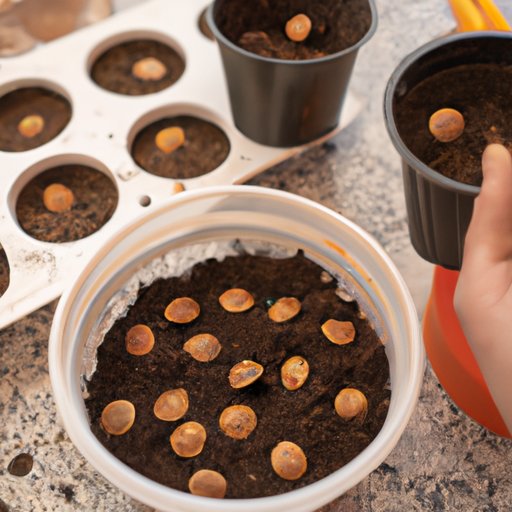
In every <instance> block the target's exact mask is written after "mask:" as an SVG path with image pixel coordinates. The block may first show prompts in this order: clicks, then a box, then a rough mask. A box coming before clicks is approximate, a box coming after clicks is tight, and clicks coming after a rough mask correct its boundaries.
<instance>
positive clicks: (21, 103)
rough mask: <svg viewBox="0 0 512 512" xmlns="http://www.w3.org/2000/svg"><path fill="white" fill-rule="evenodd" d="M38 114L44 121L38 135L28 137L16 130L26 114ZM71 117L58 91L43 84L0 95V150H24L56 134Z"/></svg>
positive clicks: (40, 143) (36, 145)
mask: <svg viewBox="0 0 512 512" xmlns="http://www.w3.org/2000/svg"><path fill="white" fill-rule="evenodd" d="M29 115H40V116H41V117H42V118H43V119H44V122H45V125H44V128H43V130H42V131H41V133H39V134H38V135H36V136H34V137H31V138H28V137H24V136H23V135H21V134H20V133H19V132H18V124H19V122H20V121H21V120H22V119H23V118H24V117H26V116H29ZM70 119H71V105H70V103H69V101H68V100H67V99H66V98H64V96H61V95H60V94H58V93H56V92H54V91H50V90H48V89H44V88H42V87H26V88H23V89H17V90H15V91H12V92H9V93H7V94H5V95H4V96H2V97H1V98H0V151H13V152H14V151H27V150H29V149H33V148H37V147H38V146H41V145H43V144H46V143H47V142H48V141H50V140H52V139H53V138H55V137H56V136H57V135H58V134H59V133H60V132H61V131H62V130H63V129H64V128H65V126H66V125H67V124H68V123H69V120H70Z"/></svg>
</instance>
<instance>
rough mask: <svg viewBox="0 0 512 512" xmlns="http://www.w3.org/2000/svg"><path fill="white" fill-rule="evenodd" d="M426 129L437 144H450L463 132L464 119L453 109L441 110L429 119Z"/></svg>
mask: <svg viewBox="0 0 512 512" xmlns="http://www.w3.org/2000/svg"><path fill="white" fill-rule="evenodd" d="M428 129H429V130H430V133H431V134H432V135H433V136H434V137H435V138H436V139H437V140H438V141H439V142H452V141H454V140H455V139H458V138H459V137H460V136H461V135H462V132H463V131H464V117H463V115H462V114H461V113H460V112H459V111H458V110H455V109H453V108H442V109H440V110H438V111H437V112H434V113H433V114H432V115H431V116H430V119H429V122H428Z"/></svg>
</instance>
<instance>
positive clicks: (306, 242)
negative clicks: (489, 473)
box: [49, 186, 425, 512]
mask: <svg viewBox="0 0 512 512" xmlns="http://www.w3.org/2000/svg"><path fill="white" fill-rule="evenodd" d="M237 238H242V239H251V240H261V241H263V242H270V243H277V244H279V245H282V246H286V247H292V248H301V249H303V250H304V253H305V254H306V256H309V257H311V258H312V259H314V260H315V261H316V262H317V263H319V264H320V265H321V266H323V267H324V268H326V269H328V270H329V271H331V272H332V273H333V274H335V275H338V276H339V277H340V278H341V279H342V280H343V281H346V282H348V283H349V287H350V288H351V290H353V291H355V295H356V296H357V299H358V302H359V304H360V307H361V308H362V310H363V311H364V312H365V313H366V314H367V315H368V317H369V318H370V320H371V321H372V323H373V324H374V326H375V328H376V329H377V331H378V332H379V334H380V336H381V338H382V340H383V342H384V344H385V347H386V354H387V357H388V359H389V364H390V375H391V390H392V391H391V401H390V407H389V411H388V416H387V418H386V421H385V423H384V425H383V427H382V430H381V431H380V433H379V434H378V435H377V437H376V438H375V439H374V441H373V442H372V443H371V444H370V445H369V446H368V447H367V448H366V449H365V450H364V451H363V452H361V453H360V454H359V455H358V456H357V457H356V458H354V459H353V460H352V461H351V462H350V463H348V464H347V465H345V466H344V467H342V468H340V469H339V470H337V471H335V472H334V473H332V474H331V475H329V476H328V477H326V478H324V479H322V480H319V481H317V482H315V483H313V484H310V485H307V486H305V487H303V488H301V489H298V490H295V491H292V492H288V493H285V494H281V495H278V496H272V497H265V498H257V499H247V500H230V499H226V500H215V499H211V498H202V497H198V496H193V495H191V494H188V493H184V492H181V491H177V490H174V489H171V488H169V487H166V486H163V485H161V484H158V483H156V482H154V481H152V480H150V479H148V478H146V477H144V476H142V475H140V474H139V473H137V472H135V471H133V470H132V469H130V468H129V467H128V466H126V465H125V464H123V463H122V462H121V461H119V460H118V459H117V458H116V457H114V456H113V455H112V454H111V453H110V452H109V451H108V450H107V449H106V448H105V447H104V446H103V445H102V444H101V443H100V442H99V441H98V440H97V439H96V437H95V436H94V434H93V433H92V432H91V429H90V427H89V422H88V418H87V414H86V409H85V405H84V400H83V398H82V390H81V385H80V378H81V367H82V363H83V359H84V347H85V345H86V342H87V339H88V336H89V333H90V332H92V331H93V330H95V329H96V328H97V327H98V325H99V323H100V322H101V320H102V316H103V314H104V312H105V309H106V305H107V304H108V302H109V300H110V299H111V297H113V295H114V294H115V293H116V292H118V291H119V290H121V289H123V287H124V285H125V284H126V283H127V281H128V280H129V279H130V277H131V276H133V274H134V273H135V272H136V271H137V270H138V269H140V268H141V267H143V266H144V265H146V264H147V263H149V262H150V261H152V260H153V259H154V258H156V257H158V256H161V255H163V254H165V253H167V252H169V251H170V250H172V249H176V248H180V247H183V246H186V245H190V244H196V243H198V242H209V241H220V240H231V239H237ZM424 362H425V359H424V352H423V346H422V343H421V338H420V329H419V323H418V318H417V314H416V311H415V308H414V304H413V301H412V298H411V296H410V295H409V292H408V290H407V288H406V286H405V284H404V282H403V280H402V278H401V276H400V275H399V273H398V271H397V269H396V268H395V266H394V265H393V263H392V262H391V260H390V258H389V257H388V256H387V255H386V253H385V252H384V251H383V249H382V248H381V247H380V246H379V245H378V243H377V242H376V241H375V240H374V239H373V238H372V237H371V236H369V235H368V234H367V233H366V232H364V231H363V230H362V229H361V228H359V227H358V226H356V225H355V224H353V223H352V222H350V221H348V220H347V219H345V218H343V217H342V216H340V215H338V214H336V213H335V212H333V211H331V210H329V209H327V208H325V207H322V206H320V205H318V204H316V203H314V202H312V201H309V200H307V199H304V198H301V197H298V196H295V195H292V194H289V193H285V192H281V191H276V190H269V189H264V188H259V187H245V186H229V187H213V188H209V189H205V190H201V191H191V192H184V193H182V194H179V195H177V196H175V197H174V198H173V199H172V200H171V201H170V202H168V203H167V204H164V205H162V206H160V207H159V208H157V209H155V210H153V211H151V212H150V213H148V214H147V215H146V216H143V217H139V218H138V219H136V220H135V221H133V222H131V223H130V224H129V225H128V226H126V227H125V228H123V229H122V230H121V231H118V232H117V233H116V234H114V236H112V237H111V238H110V239H109V240H108V241H107V243H106V244H105V245H103V246H102V247H101V248H100V250H99V251H98V252H97V253H96V254H95V255H94V256H93V257H92V259H90V261H89V262H88V263H87V264H86V265H85V268H84V270H83V271H82V273H81V274H80V276H79V277H78V278H77V279H76V280H75V281H74V283H73V285H72V286H71V287H69V288H68V289H67V291H66V292H65V293H64V295H63V296H62V298H61V300H60V302H59V306H58V308H57V312H56V314H55V317H54V321H53V326H52V331H51V335H50V346H49V365H50V377H51V381H52V386H53V391H54V395H55V399H56V402H57V407H58V409H59V412H60V414H61V416H62V420H63V422H64V426H65V428H66V430H67V432H68V434H69V436H70V438H71V439H72V441H73V442H74V444H75V445H76V446H77V448H78V449H79V450H80V451H81V452H82V454H83V455H84V457H85V458H86V459H87V460H88V461H89V462H90V463H91V464H92V465H93V466H94V467H95V468H96V469H97V470H98V471H99V472H100V473H102V474H103V475H104V476H105V477H106V478H107V479H108V480H110V481H111V482H112V483H113V484H114V485H116V486H117V487H119V488H120V489H122V490H123V491H124V492H126V493H127V494H129V495H131V496H133V497H134V498H136V499H137V500H139V501H141V502H143V503H146V504H147V505H149V506H151V507H154V508H156V509H158V510H162V511H173V512H176V511H179V512H185V511H186V512H199V511H211V512H213V511H219V512H220V511H222V512H240V511H241V510H243V511H244V512H263V511H265V512H281V511H282V510H293V511H294V512H301V511H311V510H315V509H317V508H318V507H320V506H322V505H324V504H325V503H327V502H329V501H331V500H333V499H334V498H336V497H337V496H339V495H341V494H342V493H344V492H345V491H346V490H348V489H349V488H351V487H353V486H354V485H356V484H357V483H358V482H359V481H360V480H362V479H363V478H364V477H365V476H366V475H368V474H369V473H370V472H371V471H373V470H374V469H375V468H376V467H377V466H378V465H379V464H380V463H381V462H382V461H383V460H384V459H385V458H386V456H387V455H388V454H389V453H390V451H391V450H392V449H393V447H394V446H395V444H396V443H397V442H398V439H399V438H400V436H401V434H402V432H403V430H404V429H405V427H406V425H407V422H408V420H409V418H410V416H411V413H412V411H413V409H414V406H415V404H416V401H417V398H418V394H419V391H420V387H421V383H422V378H423V371H424Z"/></svg>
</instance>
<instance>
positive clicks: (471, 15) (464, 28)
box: [448, 0, 511, 32]
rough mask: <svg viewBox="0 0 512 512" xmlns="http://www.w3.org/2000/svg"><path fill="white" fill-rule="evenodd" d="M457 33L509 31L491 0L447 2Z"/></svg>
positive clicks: (454, 0)
mask: <svg viewBox="0 0 512 512" xmlns="http://www.w3.org/2000/svg"><path fill="white" fill-rule="evenodd" d="M448 1H449V3H450V6H451V8H452V11H453V15H454V17H455V19H456V20H457V23H458V25H457V30H458V31H459V32H470V31H476V30H511V28H510V25H509V24H508V23H507V20H506V19H505V17H504V16H503V14H501V12H500V10H499V9H498V8H497V7H496V5H495V4H494V2H493V1H492V0H448Z"/></svg>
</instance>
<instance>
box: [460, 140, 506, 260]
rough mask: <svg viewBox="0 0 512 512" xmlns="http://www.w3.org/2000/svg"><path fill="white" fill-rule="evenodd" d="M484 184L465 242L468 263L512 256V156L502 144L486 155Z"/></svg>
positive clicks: (486, 150)
mask: <svg viewBox="0 0 512 512" xmlns="http://www.w3.org/2000/svg"><path fill="white" fill-rule="evenodd" d="M482 172H483V176H484V179H483V183H482V188H481V191H480V194H479V196H478V197H477V199H476V200H475V206H474V209H473V216H472V218H471V223H470V225H469V228H468V232H467V235H466V240H465V245H464V263H465V264H466V263H467V264H471V265H473V264H476V265H489V264H494V263H498V262H503V261H505V260H507V259H510V258H512V156H511V154H510V152H509V151H508V150H507V149H506V148H505V147H504V146H501V145H500V144H491V145H490V146H488V147H487V148H486V149H485V151H484V154H483V156H482Z"/></svg>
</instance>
